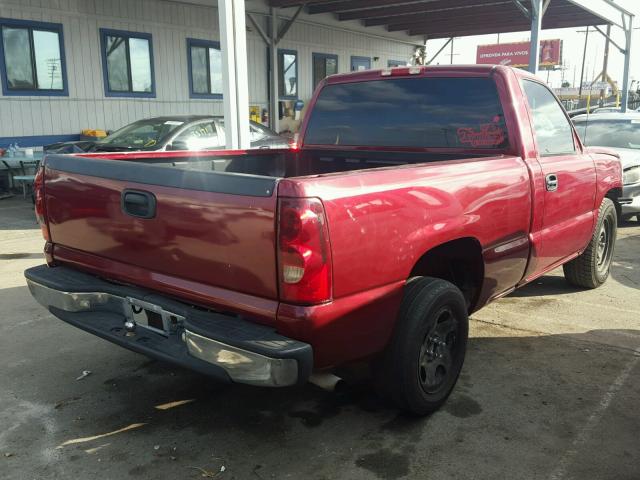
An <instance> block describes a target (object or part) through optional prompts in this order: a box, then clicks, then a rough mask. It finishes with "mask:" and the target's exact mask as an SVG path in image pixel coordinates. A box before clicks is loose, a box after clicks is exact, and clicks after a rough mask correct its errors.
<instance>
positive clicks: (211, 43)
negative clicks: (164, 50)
mask: <svg viewBox="0 0 640 480" xmlns="http://www.w3.org/2000/svg"><path fill="white" fill-rule="evenodd" d="M191 47H203V48H207V49H209V48H213V49H215V50H220V51H222V50H221V48H220V42H218V41H216V40H201V39H199V38H187V75H188V76H189V98H197V99H209V100H222V98H223V93H198V92H196V91H195V90H194V88H193V64H192V60H191ZM208 53H209V51H208V50H207V66H208V67H209V68H207V83H208V85H209V86H210V85H211V67H210V66H209V65H210V63H209V62H210V60H209V58H210V57H209V55H208Z"/></svg>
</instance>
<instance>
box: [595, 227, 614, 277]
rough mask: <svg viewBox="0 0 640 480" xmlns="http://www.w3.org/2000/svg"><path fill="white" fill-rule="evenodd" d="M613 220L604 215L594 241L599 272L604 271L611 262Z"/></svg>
mask: <svg viewBox="0 0 640 480" xmlns="http://www.w3.org/2000/svg"><path fill="white" fill-rule="evenodd" d="M613 234H614V233H613V222H612V220H611V218H609V217H606V218H605V219H604V221H603V222H602V225H601V226H600V230H598V237H597V243H596V267H597V269H598V272H599V273H605V272H606V271H607V269H608V268H609V263H610V262H611V255H612V253H613V248H612V245H613Z"/></svg>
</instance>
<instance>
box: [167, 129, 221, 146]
mask: <svg viewBox="0 0 640 480" xmlns="http://www.w3.org/2000/svg"><path fill="white" fill-rule="evenodd" d="M173 145H174V149H177V150H205V149H210V148H217V147H220V140H219V138H218V133H217V132H216V127H215V125H214V124H213V122H206V123H198V124H196V125H193V126H191V127H189V128H187V129H186V130H185V131H184V132H182V133H181V134H180V135H178V136H177V137H176V138H175V139H174V141H173ZM185 147H186V148H185Z"/></svg>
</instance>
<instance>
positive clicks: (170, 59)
mask: <svg viewBox="0 0 640 480" xmlns="http://www.w3.org/2000/svg"><path fill="white" fill-rule="evenodd" d="M0 18H14V19H24V20H36V21H46V22H54V23H61V24H62V25H63V29H64V43H65V54H66V66H67V78H68V84H69V96H68V97H22V96H21V97H5V96H1V95H0V138H2V137H5V138H6V137H21V136H32V135H38V136H40V135H64V134H70V133H79V132H80V131H81V130H82V129H85V128H101V129H116V128H119V127H121V126H123V125H126V124H128V123H131V122H132V121H135V120H137V119H140V118H144V117H150V116H156V115H170V114H187V113H189V114H222V111H223V106H222V101H221V100H201V99H190V98H189V86H188V74H187V46H186V39H187V38H188V37H192V38H199V39H205V40H219V33H218V17H217V11H216V9H215V8H213V7H207V6H199V5H186V4H181V3H178V2H171V1H165V0H1V1H0ZM259 18H260V21H261V22H262V23H263V26H264V28H265V30H266V29H267V23H268V22H267V19H266V18H264V17H259ZM247 25H248V26H250V24H249V23H248V24H247ZM100 28H109V29H118V30H128V31H133V32H146V33H150V34H151V35H152V36H153V51H154V66H155V83H156V98H151V99H146V98H145V99H143V98H113V97H105V94H104V81H103V71H102V63H101V52H100V37H99V29H100ZM279 47H281V48H286V49H292V50H297V52H298V61H299V65H298V75H299V82H298V87H299V97H300V99H302V100H304V101H308V100H309V98H310V97H311V94H312V65H311V58H312V53H313V52H316V53H331V54H337V55H338V57H339V60H338V68H339V71H340V72H347V71H349V69H350V57H351V56H352V55H360V56H368V57H379V61H377V62H373V68H380V67H385V66H386V65H387V60H388V59H394V60H408V59H409V58H410V56H411V54H412V52H413V47H412V46H411V45H409V44H407V43H402V42H398V41H394V40H386V39H382V38H377V37H373V36H370V35H364V34H361V33H357V32H354V33H351V32H346V31H343V30H339V29H336V28H334V27H331V26H327V27H323V26H319V25H316V24H311V23H302V22H296V23H295V24H294V25H293V26H292V27H291V29H290V30H289V32H288V33H287V35H286V37H285V39H283V40H282V41H281V43H280V45H279ZM247 57H248V65H249V99H250V103H251V104H252V105H259V106H261V107H267V105H268V91H267V88H268V71H267V68H268V58H267V57H268V55H267V47H266V45H265V43H264V42H263V41H262V38H261V37H260V36H259V35H258V34H257V33H256V32H252V31H250V32H247Z"/></svg>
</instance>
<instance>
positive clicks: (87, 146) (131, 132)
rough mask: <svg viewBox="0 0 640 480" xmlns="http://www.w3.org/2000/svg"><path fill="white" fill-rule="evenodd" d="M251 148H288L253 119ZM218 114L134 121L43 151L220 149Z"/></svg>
mask: <svg viewBox="0 0 640 480" xmlns="http://www.w3.org/2000/svg"><path fill="white" fill-rule="evenodd" d="M250 129H251V148H289V142H288V140H287V139H285V138H283V137H281V136H279V135H278V134H277V133H275V132H274V131H273V130H270V129H268V128H267V127H265V126H263V125H260V124H259V123H256V122H253V121H252V122H251V123H250ZM224 146H225V136H224V119H223V118H222V117H212V116H202V115H188V116H179V115H178V116H170V117H155V118H147V119H145V120H138V121H137V122H133V123H132V124H130V125H127V126H126V127H123V128H121V129H120V130H117V131H115V132H113V133H112V134H110V135H109V136H107V137H105V138H103V139H101V140H96V141H87V140H81V141H77V142H60V143H54V144H51V145H47V146H46V147H44V150H45V152H47V153H82V152H118V151H154V152H158V151H160V152H162V151H167V150H215V149H220V148H224Z"/></svg>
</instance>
